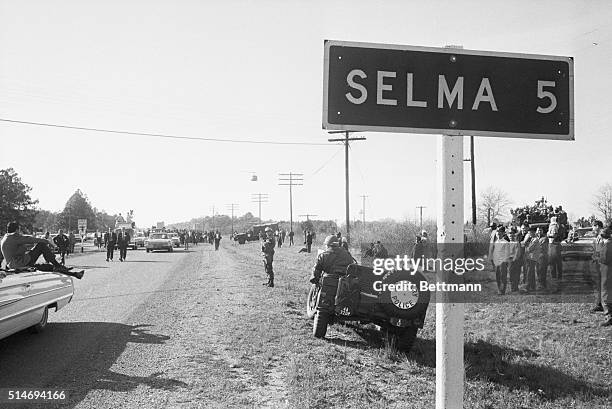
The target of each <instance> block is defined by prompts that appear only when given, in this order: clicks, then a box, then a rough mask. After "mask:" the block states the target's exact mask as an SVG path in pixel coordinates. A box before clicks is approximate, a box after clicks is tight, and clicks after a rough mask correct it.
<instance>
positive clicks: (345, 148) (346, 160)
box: [328, 131, 366, 243]
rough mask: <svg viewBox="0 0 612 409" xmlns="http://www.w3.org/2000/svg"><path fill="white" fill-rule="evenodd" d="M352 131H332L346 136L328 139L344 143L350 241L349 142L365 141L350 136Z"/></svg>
mask: <svg viewBox="0 0 612 409" xmlns="http://www.w3.org/2000/svg"><path fill="white" fill-rule="evenodd" d="M350 132H351V131H330V132H329V133H330V134H336V133H343V134H344V138H334V139H328V141H329V142H342V143H344V172H345V190H346V192H345V196H346V198H345V200H346V209H345V212H346V241H347V242H348V243H350V242H351V234H350V226H351V219H350V208H349V142H350V141H365V139H366V138H364V137H357V138H350V137H349V133H350Z"/></svg>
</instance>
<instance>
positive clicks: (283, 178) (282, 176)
mask: <svg viewBox="0 0 612 409" xmlns="http://www.w3.org/2000/svg"><path fill="white" fill-rule="evenodd" d="M278 176H279V178H278V181H279V185H280V186H289V231H293V186H304V183H303V182H304V174H303V173H293V172H289V173H279V174H278ZM287 176H289V178H288V179H287Z"/></svg>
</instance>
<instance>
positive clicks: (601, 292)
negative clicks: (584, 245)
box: [590, 220, 607, 312]
mask: <svg viewBox="0 0 612 409" xmlns="http://www.w3.org/2000/svg"><path fill="white" fill-rule="evenodd" d="M602 231H603V223H602V222H601V221H600V220H595V221H594V222H593V233H594V234H595V239H594V240H593V255H592V256H591V264H592V268H591V269H590V271H591V277H592V279H593V283H594V285H595V307H594V308H593V309H592V310H591V312H603V311H604V307H603V303H605V302H606V301H605V296H606V291H605V284H606V279H607V277H604V275H603V274H602V272H601V260H602V258H601V255H602V251H603V247H604V239H603V237H602V236H601V232H602Z"/></svg>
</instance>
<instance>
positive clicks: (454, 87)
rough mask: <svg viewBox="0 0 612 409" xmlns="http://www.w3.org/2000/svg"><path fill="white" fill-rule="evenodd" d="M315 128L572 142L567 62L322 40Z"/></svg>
mask: <svg viewBox="0 0 612 409" xmlns="http://www.w3.org/2000/svg"><path fill="white" fill-rule="evenodd" d="M324 48H325V67H324V83H323V128H324V129H330V130H347V131H379V132H410V133H420V134H423V133H431V134H444V135H475V136H501V137H511V138H533V139H556V140H573V139H574V83H573V80H574V61H573V59H572V58H571V57H557V56H546V55H531V54H513V53H502V52H488V51H473V50H464V49H456V48H426V47H414V46H401V45H388V44H370V43H355V42H342V41H331V40H327V41H326V42H325V47H324Z"/></svg>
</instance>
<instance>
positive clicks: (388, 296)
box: [306, 264, 431, 352]
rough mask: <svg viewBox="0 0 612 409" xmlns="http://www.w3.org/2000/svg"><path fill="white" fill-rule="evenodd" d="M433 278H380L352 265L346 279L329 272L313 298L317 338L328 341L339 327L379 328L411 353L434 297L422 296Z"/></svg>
mask: <svg viewBox="0 0 612 409" xmlns="http://www.w3.org/2000/svg"><path fill="white" fill-rule="evenodd" d="M421 281H425V282H426V281H427V279H426V278H425V277H424V276H423V274H421V273H420V272H418V271H408V270H393V271H389V272H386V273H385V274H384V275H382V276H379V275H376V274H374V273H373V269H372V268H370V267H366V266H360V265H358V264H351V265H349V266H348V267H347V269H346V274H328V273H323V274H322V276H321V278H320V280H319V282H318V283H317V284H313V285H312V287H311V288H310V291H309V293H308V301H307V303H306V314H307V316H308V317H309V318H311V319H314V323H313V335H314V336H315V337H316V338H324V337H325V334H326V333H327V327H328V325H332V324H334V323H337V322H341V323H344V322H359V323H361V324H368V323H372V324H375V325H377V326H379V327H380V328H381V329H382V330H383V332H384V333H385V334H386V335H387V337H388V339H389V341H390V342H391V343H393V344H394V345H395V346H396V347H397V349H399V350H400V351H404V352H408V351H409V350H410V349H411V348H412V345H413V344H414V341H415V340H416V335H417V332H418V330H419V329H421V328H423V325H424V323H425V315H426V313H427V307H428V305H429V300H430V297H431V294H430V292H429V291H428V290H425V291H421V289H420V282H421Z"/></svg>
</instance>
